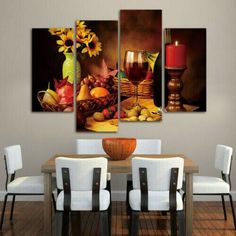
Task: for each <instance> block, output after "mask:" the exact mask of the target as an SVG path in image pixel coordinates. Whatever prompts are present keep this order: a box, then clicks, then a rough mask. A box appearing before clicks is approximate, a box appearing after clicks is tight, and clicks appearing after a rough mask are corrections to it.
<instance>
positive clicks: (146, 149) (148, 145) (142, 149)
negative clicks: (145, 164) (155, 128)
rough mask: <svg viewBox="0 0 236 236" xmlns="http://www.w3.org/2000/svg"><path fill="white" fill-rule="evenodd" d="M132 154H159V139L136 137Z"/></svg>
mask: <svg viewBox="0 0 236 236" xmlns="http://www.w3.org/2000/svg"><path fill="white" fill-rule="evenodd" d="M133 154H135V155H136V154H161V139H136V148H135V150H134V153H133Z"/></svg>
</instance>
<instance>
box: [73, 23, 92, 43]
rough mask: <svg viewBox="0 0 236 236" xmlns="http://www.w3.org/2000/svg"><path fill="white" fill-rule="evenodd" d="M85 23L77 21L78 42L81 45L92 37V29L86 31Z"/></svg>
mask: <svg viewBox="0 0 236 236" xmlns="http://www.w3.org/2000/svg"><path fill="white" fill-rule="evenodd" d="M86 27H87V26H86V25H85V22H84V21H79V20H78V21H76V41H77V42H79V43H85V41H87V40H88V37H89V35H90V31H91V30H90V29H86Z"/></svg>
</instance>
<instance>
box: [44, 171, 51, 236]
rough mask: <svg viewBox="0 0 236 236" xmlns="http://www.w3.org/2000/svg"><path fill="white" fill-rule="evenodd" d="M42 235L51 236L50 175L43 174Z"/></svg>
mask: <svg viewBox="0 0 236 236" xmlns="http://www.w3.org/2000/svg"><path fill="white" fill-rule="evenodd" d="M44 235H45V236H46V235H47V236H51V235H52V175H51V173H44Z"/></svg>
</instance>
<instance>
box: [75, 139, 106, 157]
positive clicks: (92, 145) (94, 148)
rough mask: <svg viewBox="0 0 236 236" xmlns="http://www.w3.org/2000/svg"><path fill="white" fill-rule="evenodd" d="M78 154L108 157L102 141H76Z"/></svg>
mask: <svg viewBox="0 0 236 236" xmlns="http://www.w3.org/2000/svg"><path fill="white" fill-rule="evenodd" d="M76 153H77V154H98V155H106V153H105V151H104V150H103V147H102V139H76Z"/></svg>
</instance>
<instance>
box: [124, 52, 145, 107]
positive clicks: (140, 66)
mask: <svg viewBox="0 0 236 236" xmlns="http://www.w3.org/2000/svg"><path fill="white" fill-rule="evenodd" d="M124 69H125V73H126V76H127V77H128V80H129V81H130V82H131V83H132V84H133V85H134V86H135V97H136V103H135V104H136V105H137V104H138V85H139V84H140V83H141V82H142V81H143V80H144V79H145V78H146V75H147V72H148V62H147V60H146V54H145V52H144V51H126V52H125V60H124Z"/></svg>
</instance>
